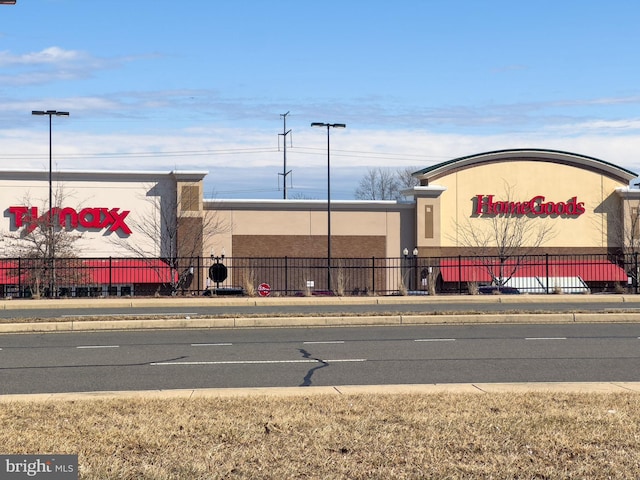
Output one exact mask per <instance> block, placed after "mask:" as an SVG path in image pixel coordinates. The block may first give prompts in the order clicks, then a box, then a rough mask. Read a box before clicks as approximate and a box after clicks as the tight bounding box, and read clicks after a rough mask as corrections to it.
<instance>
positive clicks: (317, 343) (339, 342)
mask: <svg viewBox="0 0 640 480" xmlns="http://www.w3.org/2000/svg"><path fill="white" fill-rule="evenodd" d="M302 343H303V345H322V344H342V343H344V341H342V340H335V341H326V342H302Z"/></svg>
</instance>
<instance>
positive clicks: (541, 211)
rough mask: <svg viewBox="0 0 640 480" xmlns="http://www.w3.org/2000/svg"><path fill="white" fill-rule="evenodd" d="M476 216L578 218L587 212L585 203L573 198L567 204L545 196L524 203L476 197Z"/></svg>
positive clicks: (491, 196)
mask: <svg viewBox="0 0 640 480" xmlns="http://www.w3.org/2000/svg"><path fill="white" fill-rule="evenodd" d="M474 202H475V214H476V215H545V216H571V217H577V216H580V215H582V214H583V213H584V212H585V208H584V202H579V201H578V197H571V198H570V199H569V200H567V201H566V202H549V201H547V199H546V198H545V196H544V195H536V196H535V197H533V198H532V199H530V200H526V201H524V202H511V201H503V200H494V196H493V195H484V194H482V195H476V197H475V199H474Z"/></svg>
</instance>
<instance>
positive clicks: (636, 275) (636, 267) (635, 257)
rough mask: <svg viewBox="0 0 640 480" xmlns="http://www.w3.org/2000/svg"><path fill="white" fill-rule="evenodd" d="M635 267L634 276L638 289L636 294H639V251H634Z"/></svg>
mask: <svg viewBox="0 0 640 480" xmlns="http://www.w3.org/2000/svg"><path fill="white" fill-rule="evenodd" d="M633 268H634V269H635V270H634V273H635V275H634V278H635V284H636V286H635V289H636V295H637V294H638V252H633Z"/></svg>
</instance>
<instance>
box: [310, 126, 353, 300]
mask: <svg viewBox="0 0 640 480" xmlns="http://www.w3.org/2000/svg"><path fill="white" fill-rule="evenodd" d="M311 126H312V127H326V128H327V292H331V141H330V140H329V139H330V135H329V130H330V129H332V128H346V126H347V125H346V124H344V123H322V122H313V123H312V124H311Z"/></svg>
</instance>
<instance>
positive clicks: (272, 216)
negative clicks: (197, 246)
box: [205, 200, 415, 257]
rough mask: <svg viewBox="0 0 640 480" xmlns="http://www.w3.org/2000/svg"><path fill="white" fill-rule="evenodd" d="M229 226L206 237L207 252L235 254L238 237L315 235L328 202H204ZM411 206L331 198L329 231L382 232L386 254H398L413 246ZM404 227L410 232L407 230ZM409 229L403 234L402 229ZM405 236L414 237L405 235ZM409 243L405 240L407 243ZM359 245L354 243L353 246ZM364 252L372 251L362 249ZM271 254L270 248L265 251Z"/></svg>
mask: <svg viewBox="0 0 640 480" xmlns="http://www.w3.org/2000/svg"><path fill="white" fill-rule="evenodd" d="M205 208H206V209H209V210H211V211H213V212H214V214H215V215H216V217H217V218H218V219H219V220H220V221H221V223H222V224H224V225H225V226H226V228H225V230H224V231H223V232H221V233H219V234H217V235H215V236H214V237H213V238H210V239H207V241H206V244H205V252H210V251H211V250H212V249H213V251H214V252H215V254H217V255H219V254H220V253H221V252H222V250H223V249H224V252H225V255H227V256H233V255H234V252H233V237H234V236H256V237H258V236H267V235H271V236H273V235H282V236H295V235H303V236H311V237H312V236H317V237H326V235H327V211H326V203H324V204H323V203H318V202H304V201H274V202H265V201H259V200H256V201H253V202H248V201H245V202H242V203H236V202H233V201H229V202H224V201H211V202H205ZM414 218H415V216H414V210H413V206H412V205H403V206H399V205H398V204H397V203H395V202H386V203H383V202H379V204H378V205H375V204H374V203H372V202H359V203H358V204H356V205H354V204H353V203H351V202H339V201H337V202H332V210H331V236H332V237H341V236H351V237H354V236H355V237H357V236H361V237H384V241H385V243H386V245H385V250H386V252H385V254H386V256H388V257H397V256H399V255H400V252H401V250H402V248H403V246H407V245H409V246H411V248H412V247H413V245H412V244H413V236H414V234H413V225H412V224H413V220H414ZM405 231H406V232H405ZM403 232H405V233H403ZM403 239H411V240H404V241H403ZM404 244H407V245H404ZM356 249H357V246H356V247H354V250H356ZM361 255H362V256H363V257H367V256H369V253H368V252H366V251H362V253H361ZM265 256H268V252H265Z"/></svg>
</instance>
